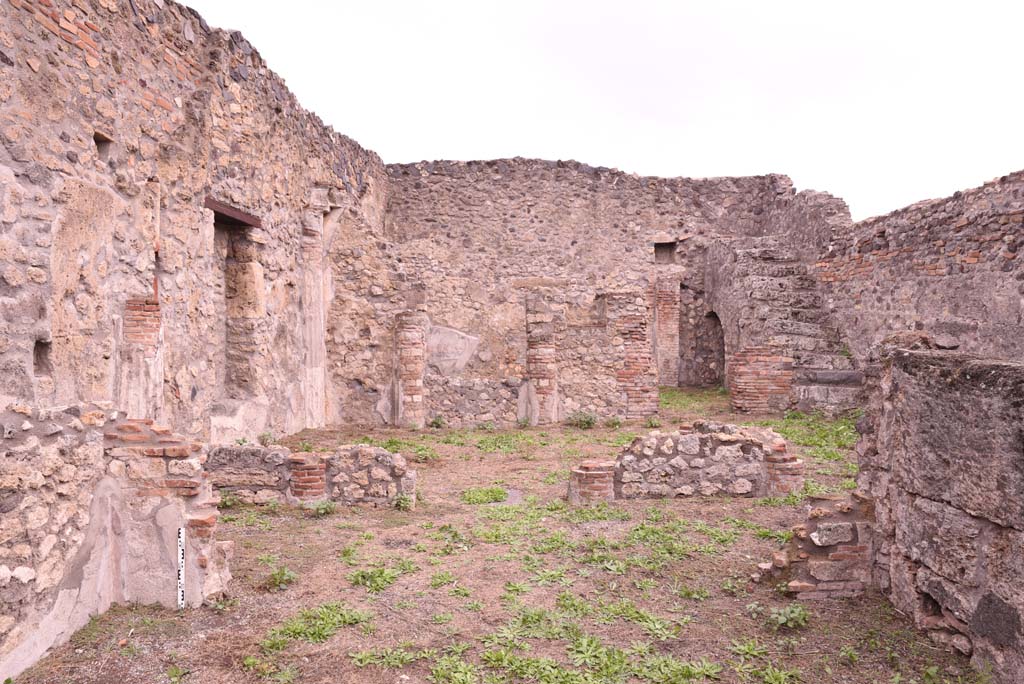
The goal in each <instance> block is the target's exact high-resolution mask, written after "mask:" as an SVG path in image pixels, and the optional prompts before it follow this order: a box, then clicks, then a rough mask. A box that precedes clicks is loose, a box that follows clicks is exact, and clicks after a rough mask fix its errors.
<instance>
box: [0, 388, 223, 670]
mask: <svg viewBox="0 0 1024 684" xmlns="http://www.w3.org/2000/svg"><path fill="white" fill-rule="evenodd" d="M0 424H2V425H3V439H2V440H0V463H2V464H3V468H2V470H0V511H2V516H0V672H3V673H4V674H5V676H17V674H18V673H19V672H21V671H22V670H23V669H25V668H26V667H28V666H29V665H31V664H32V663H33V662H35V661H36V660H37V659H38V658H39V657H40V656H41V655H42V654H43V653H44V652H45V651H46V650H47V649H49V648H50V647H51V646H54V645H58V644H60V643H63V642H64V641H66V640H67V639H68V638H69V637H70V636H71V634H72V633H73V632H74V631H75V630H77V629H79V628H80V627H82V626H83V625H85V624H86V623H87V622H88V621H89V618H90V617H91V616H93V615H95V614H97V613H101V612H103V611H105V610H106V609H107V608H109V607H110V606H111V605H112V604H114V603H126V602H139V603H160V604H162V605H164V606H168V607H174V606H176V605H177V534H178V529H179V528H184V530H185V540H186V547H185V601H186V604H187V605H189V606H196V605H199V604H201V603H202V602H203V600H204V599H206V598H207V597H209V596H213V595H216V594H219V593H220V592H222V591H223V590H224V588H225V586H226V583H227V581H228V580H229V579H230V574H229V573H228V569H227V561H228V558H229V557H230V553H231V545H230V543H229V542H216V541H214V531H215V528H216V524H217V518H218V513H217V506H216V504H217V498H216V496H215V495H214V494H213V492H212V490H211V488H210V485H209V482H208V480H207V479H206V473H205V471H204V469H203V462H204V461H205V456H206V455H205V450H204V449H203V447H201V446H200V445H197V444H193V443H191V442H188V441H183V440H182V438H180V437H177V436H175V435H173V434H171V432H170V430H168V429H165V428H161V427H158V426H154V425H151V424H150V423H149V422H148V421H137V420H135V421H133V420H125V419H124V418H123V413H120V412H117V411H114V410H112V409H111V408H110V407H109V405H96V404H88V405H75V406H64V407H58V408H52V409H40V408H31V407H28V406H25V405H17V404H16V405H13V406H10V407H8V409H7V410H6V411H4V412H3V413H0Z"/></svg>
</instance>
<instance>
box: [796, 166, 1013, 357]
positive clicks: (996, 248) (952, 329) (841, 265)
mask: <svg viewBox="0 0 1024 684" xmlns="http://www.w3.org/2000/svg"><path fill="white" fill-rule="evenodd" d="M1022 248H1024V173H1022V172H1017V173H1013V174H1010V175H1008V176H1004V177H1002V178H1000V179H998V180H995V181H992V182H991V183H986V184H985V185H983V186H981V187H979V188H973V189H970V190H965V191H963V192H958V193H956V194H954V195H953V196H952V197H947V198H944V199H938V200H930V201H926V202H919V203H918V204H914V205H912V206H909V207H906V208H905V209H900V210H899V211H895V212H893V213H891V214H887V215H885V216H879V217H877V218H872V219H868V220H866V221H861V222H860V223H857V224H855V225H853V226H852V227H850V228H849V229H848V230H837V231H836V232H835V233H834V237H833V239H832V240H831V242H830V243H829V244H828V245H827V246H826V248H825V249H824V250H823V251H822V256H821V257H820V258H819V260H818V261H817V263H816V268H815V271H816V277H817V279H818V280H819V281H821V282H822V283H823V284H824V289H823V293H824V296H826V297H827V298H828V301H829V303H830V308H831V310H832V312H833V315H834V317H835V319H836V320H837V321H838V322H839V324H840V325H841V327H842V329H843V331H844V333H845V338H846V341H847V342H848V344H849V345H850V347H851V349H852V351H853V352H854V354H855V355H856V356H858V357H860V358H865V357H867V356H869V355H870V353H871V349H872V348H873V347H874V345H877V344H878V343H879V342H881V341H882V340H883V338H885V337H886V336H888V335H889V334H891V333H893V332H899V331H904V330H906V331H912V330H924V331H926V332H927V333H928V334H930V335H932V336H933V337H934V338H936V340H937V341H939V342H940V343H942V344H943V345H944V346H958V347H959V348H960V350H961V351H966V352H970V353H973V354H980V355H984V356H989V357H992V358H1002V359H1018V358H1021V357H1022V356H1024V336H1022V335H1021V334H1020V332H1021V329H1022V326H1024V267H1022V261H1021V259H1020V258H1018V254H1019V253H1020V251H1021V249H1022Z"/></svg>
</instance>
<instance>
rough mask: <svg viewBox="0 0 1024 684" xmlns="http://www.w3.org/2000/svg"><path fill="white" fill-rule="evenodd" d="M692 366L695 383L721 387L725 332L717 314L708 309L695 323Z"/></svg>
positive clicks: (723, 370) (703, 385) (723, 367)
mask: <svg viewBox="0 0 1024 684" xmlns="http://www.w3.org/2000/svg"><path fill="white" fill-rule="evenodd" d="M695 342H696V344H695V345H694V347H695V349H694V368H695V370H696V372H697V378H696V379H697V383H696V384H697V385H699V386H701V387H721V386H722V385H723V384H724V383H725V333H724V332H723V331H722V321H720V320H719V318H718V314H716V313H715V312H714V311H709V312H708V313H707V314H705V315H704V316H703V317H702V318H701V319H700V320H699V322H698V324H697V330H696V331H695Z"/></svg>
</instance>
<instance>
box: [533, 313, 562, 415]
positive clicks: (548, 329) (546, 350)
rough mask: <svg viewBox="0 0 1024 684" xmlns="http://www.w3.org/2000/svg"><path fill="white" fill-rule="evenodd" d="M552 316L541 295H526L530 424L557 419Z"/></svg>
mask: <svg viewBox="0 0 1024 684" xmlns="http://www.w3.org/2000/svg"><path fill="white" fill-rule="evenodd" d="M554 320H555V315H554V312H553V311H552V310H551V307H550V305H549V304H548V303H547V301H545V299H544V297H543V296H542V295H539V294H532V295H528V296H527V297H526V380H527V382H528V383H529V393H530V396H529V408H528V410H527V415H526V416H525V417H526V418H527V419H528V420H529V422H530V425H548V424H550V423H557V422H558V403H559V395H558V350H557V349H556V346H555V331H554Z"/></svg>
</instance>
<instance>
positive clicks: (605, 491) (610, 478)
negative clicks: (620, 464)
mask: <svg viewBox="0 0 1024 684" xmlns="http://www.w3.org/2000/svg"><path fill="white" fill-rule="evenodd" d="M614 500H615V461H598V460H590V461H583V462H582V463H580V464H579V465H578V466H576V467H575V468H573V469H572V471H571V472H570V473H569V503H570V504H581V503H589V502H591V501H614Z"/></svg>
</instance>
